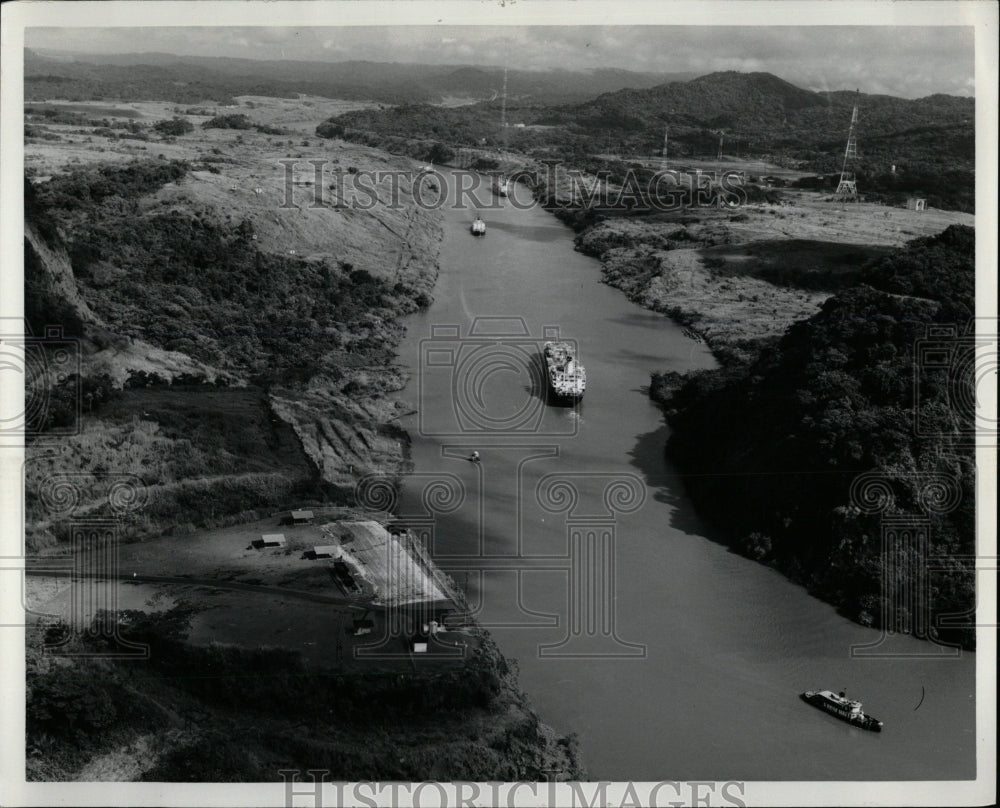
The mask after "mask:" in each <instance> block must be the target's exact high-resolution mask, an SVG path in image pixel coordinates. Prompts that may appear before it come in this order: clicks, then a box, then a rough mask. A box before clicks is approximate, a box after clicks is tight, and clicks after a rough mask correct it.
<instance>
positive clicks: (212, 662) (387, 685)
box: [27, 607, 585, 782]
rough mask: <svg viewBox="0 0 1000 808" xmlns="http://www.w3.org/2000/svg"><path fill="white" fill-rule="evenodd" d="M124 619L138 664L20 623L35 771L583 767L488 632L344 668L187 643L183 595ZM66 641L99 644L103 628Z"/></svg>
mask: <svg viewBox="0 0 1000 808" xmlns="http://www.w3.org/2000/svg"><path fill="white" fill-rule="evenodd" d="M126 616H127V618H128V620H127V624H123V627H122V630H121V633H122V637H123V638H124V639H126V640H127V641H129V642H141V643H145V644H147V645H148V646H149V647H150V649H151V653H150V656H149V658H148V659H146V660H135V659H133V660H124V661H115V660H112V659H91V660H87V659H74V660H72V662H70V661H69V660H65V659H58V658H56V659H53V657H52V656H51V655H43V654H40V653H39V652H38V650H37V649H38V648H39V646H40V637H37V636H35V637H31V636H30V635H29V648H28V680H29V685H30V688H29V701H28V715H27V729H28V732H27V742H28V749H27V756H28V767H27V768H28V770H27V777H28V780H30V781H79V780H83V779H87V780H97V781H147V782H275V781H278V782H280V781H281V779H282V776H281V774H280V771H281V770H282V769H296V770H299V771H301V772H303V776H304V777H305V775H304V772H305V771H307V770H309V769H326V770H328V771H329V772H330V773H331V779H333V780H351V781H355V780H373V781H388V780H405V781H410V780H414V781H423V780H429V779H430V780H445V781H447V780H472V781H488V780H515V781H516V780H529V781H538V780H543V779H545V777H546V774H545V773H546V772H551V771H557V772H559V773H560V774H559V779H573V780H578V779H583V778H585V772H584V771H583V770H582V769H581V768H580V766H579V761H578V759H577V753H576V748H575V743H574V741H573V739H572V738H562V737H559V736H557V735H556V734H555V733H554V732H553V731H552V730H551V729H549V728H548V727H546V726H545V725H544V724H542V723H541V722H540V721H539V720H538V717H537V715H536V714H535V712H534V710H533V709H532V708H531V706H530V705H529V704H528V703H527V702H526V700H525V698H524V695H523V694H522V693H521V691H520V689H519V687H518V684H517V670H516V666H512V665H511V664H510V663H509V662H508V661H507V660H505V659H504V657H503V656H502V654H501V653H500V651H499V649H498V648H497V646H496V644H495V643H494V642H493V641H492V639H491V638H490V637H489V635H488V634H485V633H484V632H480V637H479V639H480V642H479V643H478V647H477V649H476V650H475V652H473V653H472V654H471V655H470V657H469V658H468V659H467V660H466V661H465V662H464V663H462V664H461V665H458V666H452V667H449V668H446V669H438V670H437V671H428V672H420V673H417V672H415V671H405V672H404V671H399V672H393V673H387V672H379V671H374V672H366V673H345V672H343V671H337V670H324V669H314V668H307V667H305V666H304V665H303V664H302V662H301V660H300V658H299V655H298V654H296V653H294V652H292V651H288V650H285V649H281V648H276V647H260V648H256V649H241V648H237V647H233V646H223V645H217V644H213V645H210V646H194V645H190V644H187V643H186V642H185V641H184V637H185V635H186V633H187V630H188V629H187V623H188V619H189V617H188V615H187V613H186V610H185V608H184V607H176V608H174V609H172V610H169V611H167V612H161V613H157V614H153V615H149V614H143V613H141V612H128V613H127V615H126ZM58 630H59V629H58V628H49V629H48V633H49V634H50V635H51V634H52V632H58ZM35 633H36V634H37V633H38V632H35ZM50 639H51V636H50ZM70 643H71V646H72V647H71V648H70V649H69V650H76V651H79V652H84V651H89V652H91V653H94V652H100V651H101V650H106V647H105V646H104V645H102V641H101V640H99V639H96V635H95V637H91V638H89V639H88V638H86V636H85V635H84V636H78V637H76V638H74V639H72V640H70ZM206 669H210V670H211V671H212V675H211V676H205V675H204V672H205V670H206ZM248 671H252V672H253V675H252V676H248V675H247V672H248Z"/></svg>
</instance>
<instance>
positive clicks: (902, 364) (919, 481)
mask: <svg viewBox="0 0 1000 808" xmlns="http://www.w3.org/2000/svg"><path fill="white" fill-rule="evenodd" d="M974 255H975V233H974V231H973V230H972V229H971V228H969V227H963V226H952V227H949V228H948V229H947V230H946V231H945V232H943V233H942V234H940V235H939V236H936V237H932V238H924V239H918V240H915V241H913V242H911V243H910V244H909V245H908V246H907V247H906V248H904V249H902V250H899V251H898V252H896V253H895V254H892V255H890V256H887V257H884V258H880V259H876V260H875V261H874V262H873V263H872V264H870V265H869V266H868V267H867V268H866V269H865V271H864V273H863V281H864V283H862V284H861V285H859V286H856V287H853V288H850V289H848V290H845V291H843V292H841V293H839V294H837V295H835V296H833V297H831V298H830V299H829V300H828V301H827V302H826V303H825V304H824V305H823V307H822V309H821V311H820V312H819V313H818V314H816V315H815V316H814V317H811V318H809V319H808V320H805V321H803V322H800V323H797V324H796V325H794V326H792V327H791V328H790V329H789V330H788V332H787V333H786V334H785V336H784V337H783V338H782V339H781V340H780V341H779V342H777V344H775V345H773V346H769V347H766V348H764V349H763V350H762V352H761V355H760V357H759V358H758V359H757V360H756V361H754V362H752V363H751V364H749V365H743V366H734V367H728V368H724V369H721V370H716V371H710V372H704V373H701V374H698V375H695V376H694V377H692V378H690V379H689V380H688V381H687V382H686V384H684V385H683V386H682V387H681V388H680V390H679V391H678V392H677V393H676V395H674V396H673V397H672V398H671V399H670V400H669V407H670V412H669V414H670V423H671V427H672V435H671V437H670V440H669V442H668V446H667V450H668V454H669V455H670V456H671V457H672V458H673V459H674V460H675V461H676V462H677V463H678V464H679V465H680V467H681V468H682V469H683V473H684V475H685V480H686V482H687V486H688V489H689V491H690V493H691V496H692V498H693V499H694V501H695V503H696V505H697V506H698V507H699V509H700V510H701V512H702V513H703V514H705V515H706V516H708V518H710V519H711V520H712V521H714V522H715V523H716V524H717V525H718V527H719V528H721V529H722V531H723V532H724V535H725V536H726V537H727V538H728V540H729V541H730V542H731V543H732V544H733V545H734V546H735V547H736V548H737V549H739V550H740V551H741V552H743V553H745V554H747V555H749V556H751V557H753V558H756V559H758V560H761V561H764V562H767V563H771V564H774V565H775V566H777V567H778V568H780V569H782V570H783V571H785V572H786V573H788V574H790V575H791V576H792V577H793V578H795V579H797V580H800V581H802V582H803V583H805V584H806V585H807V586H808V587H809V588H810V589H811V590H812V591H813V592H814V593H816V594H817V595H819V596H820V597H822V598H824V599H826V600H829V601H830V602H832V603H834V604H836V605H837V606H838V607H839V608H840V609H841V610H842V611H843V612H844V613H845V614H847V615H848V616H849V617H851V618H853V619H856V620H858V621H859V622H861V623H864V624H866V625H879V624H880V622H881V620H882V617H883V610H886V611H885V614H887V615H888V616H889V618H890V619H892V620H893V621H894V622H895V621H897V620H898V621H899V625H907V624H909V625H911V626H912V621H914V620H916V619H917V618H918V615H915V614H912V613H906V612H904V611H903V610H902V609H901V607H899V608H897V609H896V610H895V611H893V609H892V608H890V604H889V603H887V602H886V600H885V597H886V592H885V591H884V589H883V585H882V575H883V563H882V556H881V552H882V548H881V542H880V536H881V532H880V531H881V528H880V520H881V519H882V514H881V513H876V512H872V511H871V509H870V508H868V507H867V505H869V504H870V503H866V501H865V498H864V496H863V495H862V494H861V493H860V492H859V490H858V489H857V487H856V486H857V485H858V480H859V476H860V475H862V474H866V473H874V475H876V476H877V478H878V479H879V480H880V481H881V484H883V485H884V488H885V490H886V491H889V492H891V498H890V501H889V503H888V505H887V510H886V511H885V513H886V514H888V515H895V516H900V515H902V516H910V517H927V518H929V520H930V525H931V529H930V547H929V551H928V552H929V555H930V556H933V557H935V558H934V561H933V563H932V564H931V566H932V571H931V572H930V573H929V574H930V579H931V580H930V592H929V597H930V618H931V619H932V620H933V618H934V617H935V616H941V615H944V614H965V613H967V612H969V611H970V610H972V609H973V608H974V605H975V597H974V592H973V585H974V573H973V571H972V562H971V561H970V560H969V559H970V558H971V557H972V556H973V555H974V553H975V468H974V462H975V458H974V454H973V452H972V450H971V448H970V446H969V444H968V442H967V439H968V437H969V434H970V429H971V423H970V420H969V416H968V412H967V411H966V408H965V407H963V406H962V403H963V402H968V401H971V400H973V395H974V394H973V391H972V389H971V385H972V383H973V379H972V375H971V373H965V374H963V373H962V372H961V370H962V368H963V361H962V357H963V356H965V358H967V357H968V355H967V354H963V345H964V346H968V341H967V340H965V341H963V340H962V338H961V335H962V333H963V332H964V329H965V327H966V325H967V324H968V322H969V318H970V317H971V316H972V313H973V311H974V288H975V259H974ZM929 326H934V327H945V326H955V328H956V329H957V334H958V336H957V337H943V338H942V337H936V338H933V339H932V342H933V343H935V344H940V345H941V346H942V347H943V349H944V351H945V352H946V355H947V356H949V357H950V359H951V361H950V364H949V366H948V367H946V368H944V369H943V370H942V368H940V367H934V366H930V364H929V363H927V364H924V363H921V362H915V352H916V351H917V350H918V348H919V345H920V341H921V340H924V339H927V334H928V327H929ZM966 369H967V370H970V369H971V368H968V367H967V368H966ZM852 485H853V486H855V489H854V491H853V492H852ZM938 495H941V496H942V497H943V499H937V498H936V497H937V496H938ZM903 564H921V565H927V564H928V560H927V559H926V558H924V559H920V558H916V557H914V556H912V554H910V555H908V556H906V557H904V558H900V559H896V565H895V566H894V567H893V570H895V572H898V571H899V570H901V569H903V566H902V565H903ZM893 574H895V573H893ZM897 607H898V605H897ZM920 617H926V615H921V616H920ZM959 622H963V621H959ZM972 622H973V621H972V620H971V619H969V620H968V621H965V622H964V623H963V624H965V625H971V623H972ZM895 627H896V625H893V626H890V628H895ZM937 636H938V637H939V638H941V639H942V640H946V641H951V642H960V643H962V644H963V645H965V646H967V647H968V646H971V645H972V643H973V642H974V632H973V630H972V629H970V628H950V629H947V630H945V629H942V630H941V631H940V632H938V634H937Z"/></svg>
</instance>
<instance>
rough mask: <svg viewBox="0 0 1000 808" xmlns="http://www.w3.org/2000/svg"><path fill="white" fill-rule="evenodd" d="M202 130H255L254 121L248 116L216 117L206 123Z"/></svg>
mask: <svg viewBox="0 0 1000 808" xmlns="http://www.w3.org/2000/svg"><path fill="white" fill-rule="evenodd" d="M201 128H202V129H253V121H251V120H250V119H249V118H248V117H247V116H246V115H240V114H238V113H237V114H235V115H216V116H215V117H214V118H211V119H210V120H207V121H205V123H203V124H202V125H201Z"/></svg>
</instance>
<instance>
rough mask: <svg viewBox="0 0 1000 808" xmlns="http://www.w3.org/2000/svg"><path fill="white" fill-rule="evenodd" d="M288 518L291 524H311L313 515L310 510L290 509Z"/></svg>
mask: <svg viewBox="0 0 1000 808" xmlns="http://www.w3.org/2000/svg"><path fill="white" fill-rule="evenodd" d="M290 518H291V521H292V524H293V525H311V524H312V520H313V518H314V517H313V512H312V511H292V512H291V514H290Z"/></svg>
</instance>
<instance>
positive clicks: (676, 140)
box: [542, 71, 975, 171]
mask: <svg viewBox="0 0 1000 808" xmlns="http://www.w3.org/2000/svg"><path fill="white" fill-rule="evenodd" d="M855 101H857V103H858V106H859V110H860V111H859V123H858V133H857V134H858V154H859V158H860V160H861V163H860V165H861V167H862V169H864V170H869V171H870V170H872V169H874V168H875V167H879V168H888V167H889V166H887V165H884V163H885V162H886V161H887V160H888V161H890V162H891V163H896V164H901V163H905V162H907V161H912V162H914V163H915V162H916V161H924V162H927V161H929V162H931V163H935V164H942V165H952V166H955V167H962V168H966V169H968V170H971V169H972V168H973V166H974V164H975V131H974V123H975V100H974V99H972V98H959V97H955V96H947V95H940V94H939V95H932V96H928V97H926V98H918V99H915V100H908V99H904V98H895V97H892V96H886V95H866V94H864V93H861V94H857V93H853V92H849V91H836V92H821V93H817V92H812V91H810V90H804V89H802V88H800V87H796V86H795V85H794V84H791V83H789V82H787V81H784V80H783V79H780V78H778V77H777V76H774V75H771V74H770V73H737V72H733V71H728V72H722V73H712V74H710V75H707V76H701V77H699V78H696V79H693V80H691V81H687V82H671V83H668V84H663V85H659V86H657V87H651V88H648V89H629V90H622V91H618V92H613V93H605V94H603V95H601V96H599V97H598V98H595V99H594V100H593V101H588V102H586V103H583V104H577V105H566V106H563V107H561V108H559V109H558V110H553V112H552V114H551V115H550V116H548V117H547V118H546V119H545V120H544V121H542V122H543V123H548V124H558V125H560V126H564V127H566V128H567V129H568V130H569V131H571V132H574V133H576V134H578V135H581V136H585V137H589V138H592V139H598V140H600V139H607V138H609V137H612V138H614V139H615V140H618V141H622V142H623V143H624V144H625V149H626V150H628V149H633V150H636V151H641V152H644V153H655V151H656V150H657V149H658V148H659V147H660V145H661V144H662V140H663V132H664V127H666V126H669V127H670V142H671V144H672V145H671V153H673V154H677V155H696V154H714V153H715V152H716V151H717V148H718V142H719V132H720V131H722V132H724V133H725V135H726V137H727V138H728V140H729V143H730V144H731V146H730V148H732V147H734V146H736V145H737V144H742V146H743V149H744V150H745V152H746V153H765V152H775V151H784V152H786V153H787V154H788V155H789V156H792V157H798V158H802V159H810V160H813V161H816V160H820V161H821V162H819V163H818V164H817V168H818V169H819V170H823V165H827V166H828V168H827V169H826V170H833V169H839V167H840V159H841V154H842V151H843V145H844V143H845V142H846V139H847V130H848V127H849V125H850V120H851V109H852V107H853V105H854V103H855ZM823 155H828V159H826V160H825V161H824V160H822V157H823Z"/></svg>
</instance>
